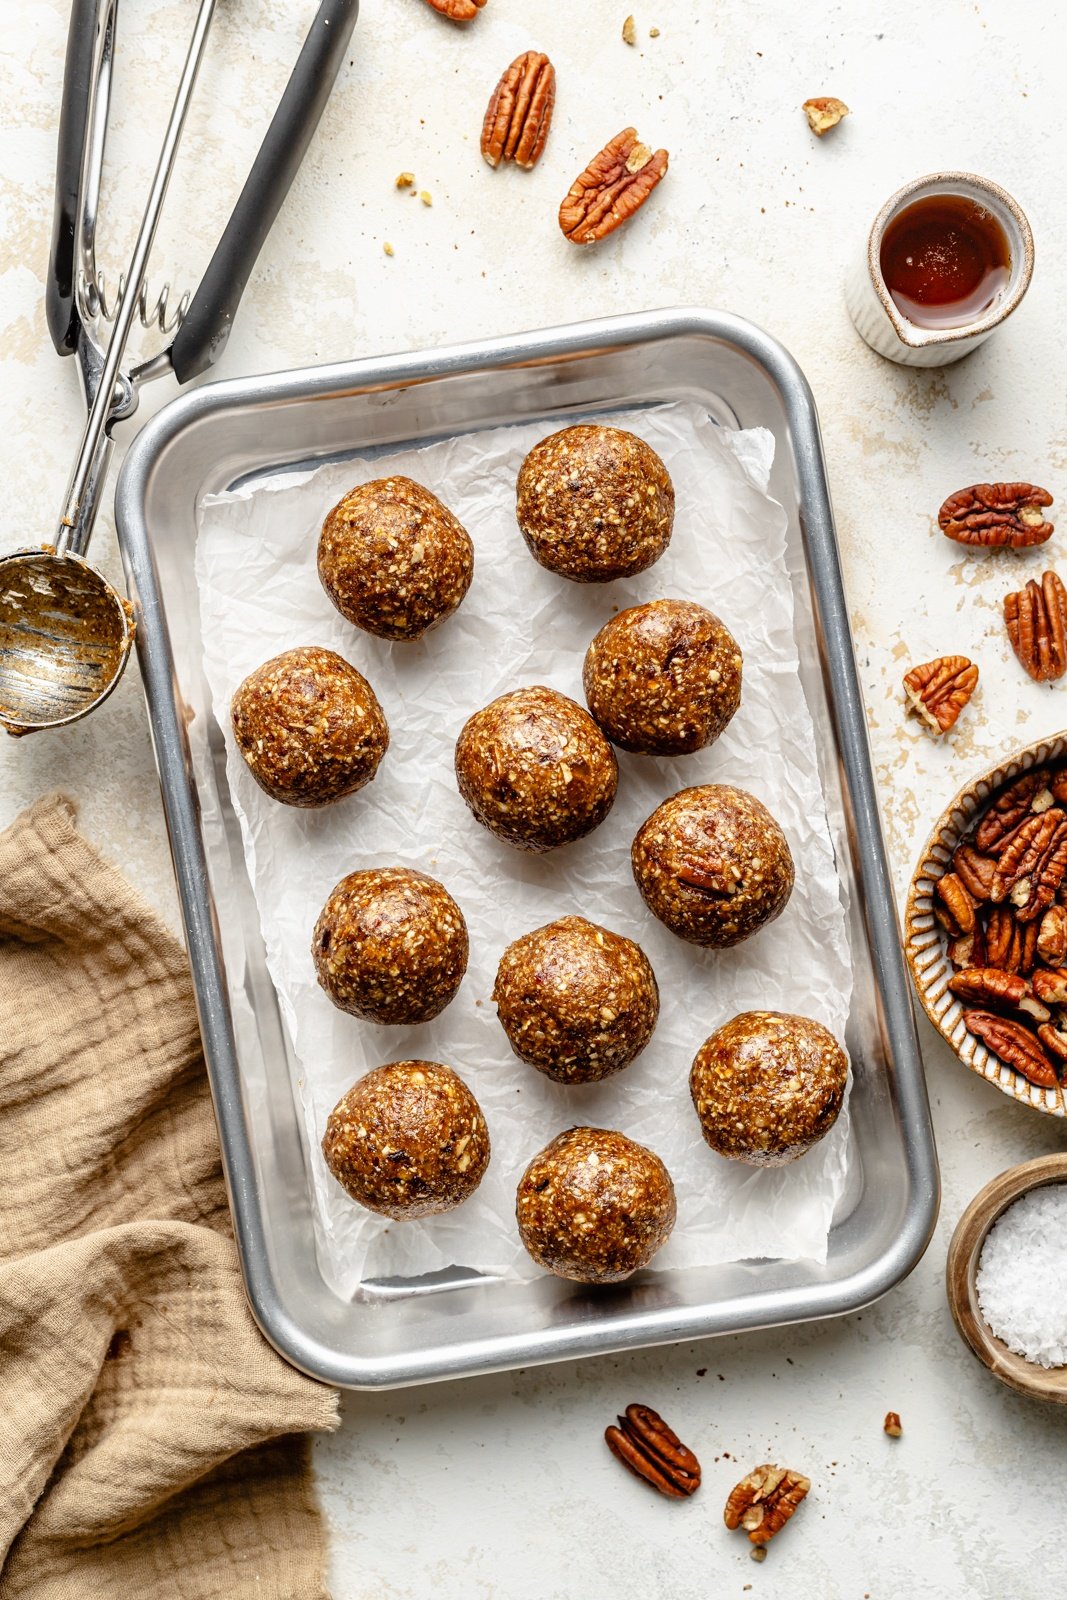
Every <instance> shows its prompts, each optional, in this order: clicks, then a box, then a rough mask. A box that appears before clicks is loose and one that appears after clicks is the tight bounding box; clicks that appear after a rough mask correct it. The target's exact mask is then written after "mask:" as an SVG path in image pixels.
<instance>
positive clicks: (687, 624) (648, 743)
mask: <svg viewBox="0 0 1067 1600" xmlns="http://www.w3.org/2000/svg"><path fill="white" fill-rule="evenodd" d="M582 678H583V683H584V686H585V698H586V700H587V702H588V704H589V710H590V711H591V712H592V714H593V718H594V720H595V721H596V722H597V723H599V725H600V727H601V728H602V729H603V730H604V732H605V733H606V734H607V736H608V738H609V739H610V740H611V742H612V743H613V744H617V745H618V746H619V747H620V748H621V749H623V750H635V751H638V752H640V753H642V754H645V755H655V756H681V755H688V754H690V752H691V751H693V750H702V749H703V748H704V746H705V745H709V744H712V743H714V741H715V740H716V739H717V738H718V737H719V735H720V733H722V731H723V729H724V728H725V727H726V725H727V723H728V722H729V721H730V718H731V717H732V716H733V714H734V712H735V711H736V710H737V708H738V706H739V705H740V703H741V651H740V649H739V648H738V645H737V641H736V639H735V638H734V636H733V634H732V633H731V632H730V631H729V629H728V628H726V627H725V626H724V625H723V624H722V623H721V622H720V621H719V619H718V617H716V616H713V615H712V613H711V612H710V611H705V609H704V607H703V606H698V605H697V604H696V602H695V601H693V600H653V601H651V602H650V603H649V604H648V605H643V606H632V607H631V608H630V609H629V610H628V611H620V612H619V614H618V616H615V617H612V619H611V621H610V622H606V623H605V624H604V626H603V627H602V628H601V630H600V632H599V633H598V634H597V636H596V638H595V639H594V640H593V642H592V644H591V645H590V646H589V649H588V651H587V652H586V657H585V670H584V673H583V675H582Z"/></svg>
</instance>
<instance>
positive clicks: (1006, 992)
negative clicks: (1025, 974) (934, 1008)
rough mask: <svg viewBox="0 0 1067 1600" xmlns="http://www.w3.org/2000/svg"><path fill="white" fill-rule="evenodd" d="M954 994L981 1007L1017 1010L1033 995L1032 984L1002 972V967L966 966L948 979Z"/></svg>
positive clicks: (1012, 974)
mask: <svg viewBox="0 0 1067 1600" xmlns="http://www.w3.org/2000/svg"><path fill="white" fill-rule="evenodd" d="M948 986H949V988H950V989H951V990H952V993H953V994H955V995H959V997H960V999H961V1000H971V1001H974V1002H976V1003H977V1004H978V1005H980V1006H1010V1007H1011V1008H1012V1009H1013V1010H1015V1009H1017V1008H1018V1006H1019V1003H1020V1001H1022V1000H1025V999H1026V997H1027V995H1028V994H1029V993H1030V985H1029V983H1028V982H1027V981H1026V979H1025V978H1022V977H1020V976H1019V974H1018V973H1017V972H1002V971H1001V970H1000V968H999V967H965V968H964V969H963V971H962V972H957V973H956V974H955V976H954V977H951V978H950V979H949V980H948Z"/></svg>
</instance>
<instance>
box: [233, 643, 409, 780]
mask: <svg viewBox="0 0 1067 1600" xmlns="http://www.w3.org/2000/svg"><path fill="white" fill-rule="evenodd" d="M230 717H231V721H232V723H233V735H234V738H235V739H236V740H237V748H238V749H239V750H240V752H241V754H242V755H243V756H244V758H245V761H246V762H247V764H248V770H249V771H250V772H251V774H252V776H253V778H255V780H256V782H257V783H258V784H259V786H260V788H261V789H264V790H266V792H267V794H269V795H270V796H271V798H272V799H273V800H280V801H281V802H282V803H283V804H284V805H287V806H324V805H328V804H329V803H330V802H331V801H332V800H340V799H341V798H342V797H343V796H344V795H346V794H353V793H355V791H356V790H357V789H362V788H363V786H364V784H366V783H370V781H371V779H372V778H373V777H374V774H375V773H376V772H377V770H378V763H379V762H380V761H381V759H382V757H383V755H384V754H385V752H386V750H387V748H388V745H389V728H388V726H387V724H386V720H385V717H384V715H383V713H382V708H381V706H380V705H379V704H378V700H377V697H376V696H375V693H374V690H373V689H372V688H371V686H370V684H369V683H368V682H367V680H366V678H364V677H363V675H362V674H361V673H359V672H357V671H356V669H355V667H350V666H349V664H348V662H347V661H344V660H342V658H341V657H340V656H339V655H335V654H334V652H333V651H332V650H320V649H318V648H317V647H315V646H310V647H307V648H304V649H300V650H286V651H285V653H284V654H283V655H280V656H275V657H274V658H273V660H271V661H266V662H264V664H263V666H261V667H257V668H256V670H255V672H253V673H250V674H249V676H248V677H247V678H246V679H245V681H244V682H243V683H242V684H241V686H240V688H239V689H238V690H237V693H236V694H235V695H234V697H233V700H232V702H231V704H230Z"/></svg>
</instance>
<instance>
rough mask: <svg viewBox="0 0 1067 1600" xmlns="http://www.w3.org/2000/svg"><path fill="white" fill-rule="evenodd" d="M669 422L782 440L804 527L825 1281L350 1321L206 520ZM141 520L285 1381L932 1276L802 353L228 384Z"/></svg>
mask: <svg viewBox="0 0 1067 1600" xmlns="http://www.w3.org/2000/svg"><path fill="white" fill-rule="evenodd" d="M664 400H689V401H695V402H698V403H699V404H701V405H703V406H705V407H706V408H707V410H708V412H709V414H710V415H711V416H712V417H713V418H714V419H715V420H716V421H719V422H721V423H723V424H725V425H728V426H731V427H755V426H763V427H766V428H769V429H770V430H771V431H772V432H773V434H774V436H775V440H776V446H777V448H776V455H775V465H774V472H773V475H772V481H771V491H772V493H773V494H774V495H775V496H776V498H777V499H779V500H780V501H781V502H782V504H783V505H784V506H785V508H786V511H787V513H788V517H789V532H788V549H789V569H790V580H791V582H792V584H793V589H794V602H795V607H796V619H797V636H798V645H799V650H800V660H801V676H802V679H803V682H804V687H805V691H806V694H807V697H808V701H809V704H810V707H811V711H812V715H813V718H814V722H815V727H816V733H817V739H818V745H819V758H820V768H821V774H822V780H823V786H824V791H825V795H826V801H827V811H828V814H829V818H830V827H831V832H832V835H833V839H834V845H835V850H836V854H837V860H838V863H839V866H840V871H841V877H842V883H843V887H844V888H845V889H846V890H847V893H848V902H849V905H850V907H851V910H850V918H851V928H850V932H851V938H852V948H853V956H854V965H855V973H854V992H853V1001H852V1009H851V1013H850V1017H849V1025H848V1030H847V1043H848V1046H849V1050H850V1053H851V1056H852V1061H853V1064H854V1071H855V1085H854V1090H853V1095H852V1101H851V1114H852V1135H851V1137H852V1150H851V1157H850V1168H849V1170H850V1174H851V1178H850V1182H849V1185H848V1189H847V1192H846V1194H845V1196H844V1197H843V1200H842V1203H841V1205H840V1206H839V1208H838V1213H837V1216H836V1217H835V1221H834V1226H833V1229H832V1231H831V1234H830V1243H829V1253H828V1257H827V1261H826V1263H825V1264H824V1265H819V1264H817V1263H815V1262H812V1261H746V1262H736V1263H733V1264H731V1265H728V1266H720V1267H715V1268H706V1269H701V1270H685V1271H682V1270H678V1271H674V1272H648V1273H644V1274H641V1275H639V1276H638V1277H637V1278H635V1279H633V1280H631V1281H630V1282H629V1283H628V1284H625V1285H622V1286H620V1287H618V1288H615V1289H611V1290H608V1291H604V1290H600V1291H596V1292H591V1291H588V1290H584V1289H581V1288H579V1287H577V1286H575V1285H569V1284H565V1283H562V1282H560V1281H558V1280H555V1279H549V1278H541V1279H537V1280H534V1281H533V1282H522V1283H519V1282H514V1283H513V1282H510V1281H504V1280H497V1279H483V1278H479V1277H477V1276H476V1275H473V1274H471V1273H469V1272H458V1271H457V1272H455V1273H447V1272H446V1273H440V1274H436V1275H435V1276H434V1277H433V1278H432V1279H425V1278H424V1279H420V1280H416V1281H411V1282H401V1281H392V1282H388V1283H377V1284H366V1285H364V1286H363V1287H362V1288H361V1290H360V1293H359V1294H358V1295H357V1296H356V1297H355V1298H354V1299H353V1300H351V1301H348V1300H342V1299H341V1298H339V1297H338V1296H337V1295H336V1294H335V1293H334V1292H333V1290H332V1289H331V1288H330V1287H329V1286H328V1284H327V1283H326V1281H325V1279H324V1277H323V1275H322V1273H321V1272H320V1269H319V1266H318V1262H317V1259H316V1252H315V1240H314V1227H313V1219H312V1211H311V1204H312V1202H311V1192H310V1185H309V1181H308V1173H307V1168H306V1155H305V1146H304V1143H303V1141H302V1137H301V1131H300V1119H299V1113H298V1110H297V1107H296V1104H295V1101H294V1096H293V1089H292V1080H291V1076H290V1065H289V1060H288V1055H287V1051H288V1043H287V1038H286V1033H285V1029H284V1026H283V1024H282V1020H281V1016H280V1013H279V1008H278V1002H277V998H276V995H275V991H274V988H273V985H272V983H271V980H270V978H269V976H268V973H267V967H266V961H265V957H264V950H263V941H262V936H261V934H260V930H259V921H258V916H257V912H256V907H255V903H254V900H253V897H252V890H251V886H250V884H249V881H248V876H247V873H246V870H245V864H244V856H243V852H242V848H241V841H240V837H239V833H238V827H237V822H236V818H235V817H234V815H233V811H232V808H231V805H230V800H229V793H228V790H227V785H226V778H225V771H224V762H223V746H222V739H221V735H220V733H219V732H218V729H217V727H215V725H214V723H213V720H212V716H211V711H210V703H209V698H208V691H207V685H206V682H205V680H204V675H203V670H202V662H201V640H200V613H199V604H198V598H197V591H196V583H195V579H194V576H193V547H194V543H195V539H196V516H197V508H198V505H199V504H200V502H201V501H202V499H203V497H204V496H205V495H209V494H213V493H218V492H220V491H222V490H225V489H228V488H232V487H233V486H234V485H236V484H237V483H239V482H245V481H248V480H249V479H254V478H255V477H256V476H257V475H259V474H263V473H267V472H276V471H277V470H278V469H279V468H280V467H283V466H289V465H291V466H293V467H295V468H296V467H306V466H310V465H314V464H317V463H319V462H321V461H323V460H325V459H328V458H343V457H344V456H346V455H355V454H366V453H367V452H368V451H370V450H374V449H379V448H382V447H385V446H390V447H403V446H404V445H406V444H413V443H418V442H423V441H425V440H428V439H431V438H436V437H440V436H442V435H447V434H453V433H459V432H470V431H474V430H477V429H479V428H487V427H497V426H499V425H500V424H501V423H508V422H520V421H525V420H529V419H534V418H544V419H545V420H546V422H548V421H551V419H553V418H556V417H562V416H567V415H569V414H574V413H577V412H582V413H589V412H593V411H596V410H616V411H617V410H620V409H622V408H626V407H633V406H640V405H643V404H655V403H657V402H662V401H664ZM117 514H118V525H119V534H120V539H121V543H122V551H123V559H124V562H125V565H126V573H127V579H128V582H129V587H130V595H131V598H132V600H133V602H134V606H135V608H136V613H137V622H138V630H137V640H138V652H139V657H140V664H141V671H142V675H143V678H144V683H145V692H146V696H147V700H148V709H149V715H150V719H151V726H152V737H153V741H154V745H155V753H156V760H157V764H158V767H159V774H160V782H161V785H162V790H163V801H164V806H165V809H166V815H167V823H168V827H169V831H170V840H171V847H172V850H173V854H174V864H175V871H176V874H177V879H178V888H179V894H180V899H181V906H182V914H183V917H184V921H185V930H186V937H187V941H188V945H189V952H190V959H191V962H192V970H193V979H194V983H195V987H196V994H197V1002H198V1006H199V1011H200V1023H201V1028H202V1031H203V1035H204V1046H205V1052H206V1056H207V1063H208V1072H209V1074H210V1078H211V1086H212V1091H213V1094H214V1097H215V1107H216V1112H217V1115H218V1122H219V1134H220V1138H221V1142H222V1151H223V1160H224V1165H225V1170H226V1176H227V1181H228V1184H229V1190H230V1199H231V1203H232V1207H233V1215H234V1223H235V1227H236V1232H237V1241H238V1246H239V1249H240V1254H241V1260H242V1263H243V1268H244V1273H245V1280H246V1284H247V1288H248V1294H249V1299H250V1301H251V1304H252V1308H253V1311H254V1312H255V1315H256V1317H257V1319H258V1321H259V1323H260V1326H261V1327H262V1329H263V1331H264V1333H265V1334H266V1335H267V1337H268V1338H269V1339H270V1340H271V1341H272V1342H273V1344H274V1345H276V1347H277V1348H278V1349H279V1350H280V1351H281V1352H282V1354H283V1355H285V1356H286V1357H287V1358H288V1359H289V1360H290V1361H292V1362H293V1363H294V1364H295V1365H296V1366H298V1367H301V1368H303V1369H304V1370H305V1371H307V1372H310V1373H312V1374H313V1375H314V1376H316V1377H319V1378H323V1379H326V1380H329V1381H331V1382H334V1383H338V1384H342V1385H344V1386H346V1387H350V1388H389V1387H394V1386H399V1385H402V1384H409V1383H418V1382H427V1381H431V1380H434V1379H440V1378H449V1377H461V1376H465V1375H468V1374H471V1373H477V1372H489V1371H495V1370H500V1369H503V1368H507V1367H514V1366H527V1365H530V1364H533V1363H536V1362H547V1361H557V1360H563V1359H567V1358H571V1357H575V1356H583V1355H594V1354H598V1353H601V1352H604V1351H610V1350H621V1349H628V1348H633V1347H636V1346H641V1345H652V1344H666V1343H669V1342H672V1341H674V1340H681V1339H694V1338H700V1337H703V1336H706V1335H710V1334H721V1333H738V1332H740V1331H742V1330H744V1329H746V1328H757V1327H767V1326H770V1325H774V1324H779V1323H787V1322H796V1321H802V1320H805V1319H808V1318H816V1317H829V1316H835V1315H839V1314H841V1313H843V1312H846V1311H852V1310H855V1309H856V1308H857V1307H859V1306H862V1305H865V1304H867V1303H869V1302H870V1301H871V1300H874V1299H876V1298H877V1297H878V1296H879V1295H881V1294H884V1293H885V1291H886V1290H887V1289H890V1288H891V1287H892V1286H893V1285H894V1284H895V1283H897V1282H899V1280H900V1279H901V1278H902V1277H904V1276H905V1275H906V1274H907V1273H908V1272H909V1271H910V1270H911V1268H912V1267H913V1266H914V1265H915V1263H916V1262H917V1261H918V1259H919V1257H920V1256H921V1254H922V1252H923V1250H924V1249H925V1247H926V1244H927V1242H928V1240H929V1237H930V1234H931V1232H932V1229H933V1225H934V1221H935V1218H936V1214H937V1205H938V1176H937V1162H936V1156H935V1152H934V1144H933V1135H932V1131H931V1126H930V1117H929V1107H928V1104H927V1099H926V1089H925V1083H924V1079H923V1072H922V1063H921V1059H920V1056H919V1049H918V1043H917V1039H916V1035H915V1026H914V1019H913V1016H912V1010H911V999H910V992H909V988H908V983H907V978H906V975H905V970H904V965H903V960H902V955H901V948H900V936H899V932H898V924H897V918H896V914H895V911H894V907H893V899H892V890H891V885H890V878H889V872H888V868H887V864H886V858H885V847H884V844H883V840H882V833H881V827H880V823H879V818H878V809H877V802H876V798H875V791H874V780H873V775H872V772H871V764H870V755H869V750H868V745H867V732H866V723H865V719H864V713H863V706H862V702H861V699H860V692H859V685H858V682H857V678H856V670H855V662H854V659H853V652H852V639H851V634H850V632H849V625H848V613H847V609H846V605H845V598H844V593H843V590H842V584H841V569H840V563H839V559H838V551H837V543H836V537H835V533H834V526H833V514H832V511H831V508H830V500H829V492H828V488H827V483H826V474H825V467H824V463H823V458H822V452H821V447H820V442H819V431H818V422H817V419H816V415H815V408H814V404H813V401H812V397H811V393H810V391H809V389H808V386H807V384H806V382H805V380H804V377H803V375H802V373H801V372H800V370H799V369H798V368H797V366H796V364H795V363H794V362H793V361H792V359H791V358H790V357H789V355H788V354H787V353H786V352H785V351H784V350H783V349H782V348H781V346H780V345H778V344H776V343H775V342H774V340H773V339H771V338H769V337H768V336H767V335H766V334H764V333H762V332H760V330H758V329H757V328H754V327H753V326H752V325H751V324H749V323H746V322H743V321H741V320H740V319H739V318H737V317H732V316H729V315H727V314H725V313H721V312H712V311H659V312H650V313H647V314H643V315H639V316H631V317H619V318H611V319H607V320H603V321H597V322H586V323H581V324H577V325H575V326H573V327H567V328H556V329H551V330H548V331H545V332H540V333H527V334H519V335H516V336H514V337H510V338H504V339H494V340H489V341H485V342H484V343H479V344H470V345H463V346H457V347H455V348H452V349H446V350H440V351H436V352H433V353H426V352H421V353H414V354H411V355H398V356H388V357H383V358H380V359H371V360H365V361H351V362H344V363H339V364H336V365H331V366H325V367H317V368H313V369H309V370H307V371H299V372H289V373H281V374H278V375H276V376H269V377H261V378H251V379H244V380H238V381H233V382H228V383H217V384H212V385H209V386H207V387H205V388H202V389H200V390H197V391H196V392H194V393H192V394H189V395H186V396H183V397H182V398H181V399H178V400H176V401H174V402H173V404H172V405H170V406H168V407H167V408H166V409H165V410H164V411H161V412H160V413H159V415H158V416H156V417H155V418H154V420H153V421H152V422H150V423H149V424H148V426H147V427H146V428H145V429H144V430H143V432H142V433H141V434H140V435H139V436H138V438H137V439H136V440H135V442H134V444H133V446H132V448H131V449H130V452H129V454H128V456H127V458H126V462H125V465H124V468H123V472H122V476H121V478H120V481H119V486H118V496H117ZM194 752H195V753H196V757H197V759H196V760H195V761H194Z"/></svg>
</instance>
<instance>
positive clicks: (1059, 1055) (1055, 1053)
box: [1031, 1022, 1067, 1088]
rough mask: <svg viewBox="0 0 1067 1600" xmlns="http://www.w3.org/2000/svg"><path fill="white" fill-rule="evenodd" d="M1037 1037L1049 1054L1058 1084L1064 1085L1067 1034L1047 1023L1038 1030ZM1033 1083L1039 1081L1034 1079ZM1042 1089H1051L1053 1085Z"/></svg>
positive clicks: (1066, 1066)
mask: <svg viewBox="0 0 1067 1600" xmlns="http://www.w3.org/2000/svg"><path fill="white" fill-rule="evenodd" d="M1037 1037H1038V1038H1039V1039H1040V1040H1041V1043H1042V1044H1043V1045H1044V1047H1045V1050H1046V1051H1047V1053H1048V1057H1049V1060H1050V1061H1051V1063H1052V1071H1053V1073H1054V1074H1055V1078H1056V1082H1057V1083H1059V1084H1062V1083H1063V1080H1064V1077H1065V1076H1067V1033H1064V1032H1063V1031H1062V1028H1060V1027H1057V1026H1056V1025H1055V1024H1054V1023H1051V1022H1046V1023H1045V1025H1044V1027H1041V1028H1038V1030H1037ZM1031 1081H1032V1082H1034V1083H1037V1082H1038V1081H1039V1080H1038V1079H1036V1078H1034V1079H1032V1080H1031ZM1042 1087H1044V1088H1051V1087H1052V1085H1051V1084H1044V1085H1042Z"/></svg>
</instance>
